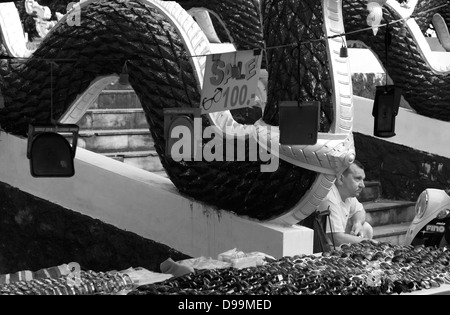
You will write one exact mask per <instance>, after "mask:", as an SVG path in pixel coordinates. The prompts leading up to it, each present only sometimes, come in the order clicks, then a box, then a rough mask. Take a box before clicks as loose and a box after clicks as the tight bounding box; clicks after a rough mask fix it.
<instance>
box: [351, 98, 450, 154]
mask: <svg viewBox="0 0 450 315" xmlns="http://www.w3.org/2000/svg"><path fill="white" fill-rule="evenodd" d="M353 102H354V109H355V111H354V120H353V131H356V132H359V133H362V134H366V135H369V136H373V125H374V117H373V116H372V109H373V100H370V99H366V98H362V97H358V96H354V97H353ZM449 131H450V122H445V121H441V120H438V119H433V118H428V117H425V116H421V115H417V114H416V113H415V112H414V111H411V110H409V109H406V108H401V107H400V108H399V113H398V115H397V116H396V119H395V134H396V135H395V136H394V137H391V138H381V139H382V140H386V141H389V142H393V143H396V144H401V145H404V146H407V147H411V148H414V149H417V150H421V151H424V152H428V153H432V154H436V155H440V156H443V157H447V158H450V132H449Z"/></svg>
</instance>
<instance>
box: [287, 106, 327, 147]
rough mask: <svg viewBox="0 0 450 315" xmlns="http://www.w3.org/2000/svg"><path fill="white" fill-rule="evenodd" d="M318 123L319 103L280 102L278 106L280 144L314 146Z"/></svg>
mask: <svg viewBox="0 0 450 315" xmlns="http://www.w3.org/2000/svg"><path fill="white" fill-rule="evenodd" d="M319 123H320V102H318V101H309V102H298V101H284V102H281V103H280V104H279V129H280V144H285V145H313V144H316V143H317V135H318V132H319Z"/></svg>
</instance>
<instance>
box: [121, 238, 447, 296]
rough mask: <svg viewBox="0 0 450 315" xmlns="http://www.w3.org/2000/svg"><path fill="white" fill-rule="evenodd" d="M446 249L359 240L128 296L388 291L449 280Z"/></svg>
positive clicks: (201, 273)
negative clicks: (314, 253)
mask: <svg viewBox="0 0 450 315" xmlns="http://www.w3.org/2000/svg"><path fill="white" fill-rule="evenodd" d="M449 263H450V250H448V248H445V247H444V248H432V247H424V246H415V247H414V246H400V245H392V244H390V243H384V242H377V243H376V242H372V241H362V242H360V243H358V244H351V245H347V244H346V245H342V246H341V247H340V248H338V249H335V250H332V251H330V252H325V253H322V254H321V255H297V256H293V257H283V258H281V259H278V260H272V259H266V261H265V263H264V264H263V265H261V266H254V267H246V268H242V269H238V268H233V267H228V268H217V269H200V270H195V272H193V273H189V274H185V275H182V276H179V277H172V278H170V279H167V280H165V281H162V282H159V283H152V284H146V285H142V286H138V287H137V288H135V289H133V290H131V291H130V292H129V293H128V294H129V295H170V294H176V295H180V294H185V295H194V294H195V295H204V294H205V295H224V294H233V295H239V294H245V295H248V294H256V295H264V294H268V295H283V294H288V295H296V294H304V295H371V294H376V295H389V294H400V293H407V292H412V291H417V290H424V289H430V288H438V287H440V286H442V285H448V284H450V266H449Z"/></svg>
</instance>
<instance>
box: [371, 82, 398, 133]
mask: <svg viewBox="0 0 450 315" xmlns="http://www.w3.org/2000/svg"><path fill="white" fill-rule="evenodd" d="M401 96H402V90H401V88H399V87H397V86H394V85H385V86H377V88H376V93H375V99H374V102H373V110H372V116H373V117H374V119H375V121H374V129H373V134H374V135H375V136H376V137H382V138H389V137H393V136H395V117H396V116H397V114H398V109H399V107H400V100H401Z"/></svg>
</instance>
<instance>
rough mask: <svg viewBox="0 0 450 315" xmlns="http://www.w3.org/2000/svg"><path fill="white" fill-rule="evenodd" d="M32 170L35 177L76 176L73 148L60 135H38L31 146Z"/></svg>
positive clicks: (45, 133)
mask: <svg viewBox="0 0 450 315" xmlns="http://www.w3.org/2000/svg"><path fill="white" fill-rule="evenodd" d="M30 169H31V175H32V176H33V177H71V176H73V175H74V174H75V168H74V163H73V155H72V147H71V146H70V144H69V142H68V141H67V140H66V139H65V138H64V137H63V136H62V135H60V134H58V133H54V132H44V133H40V134H38V135H37V136H36V137H35V138H34V139H33V142H32V144H31V150H30Z"/></svg>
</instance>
